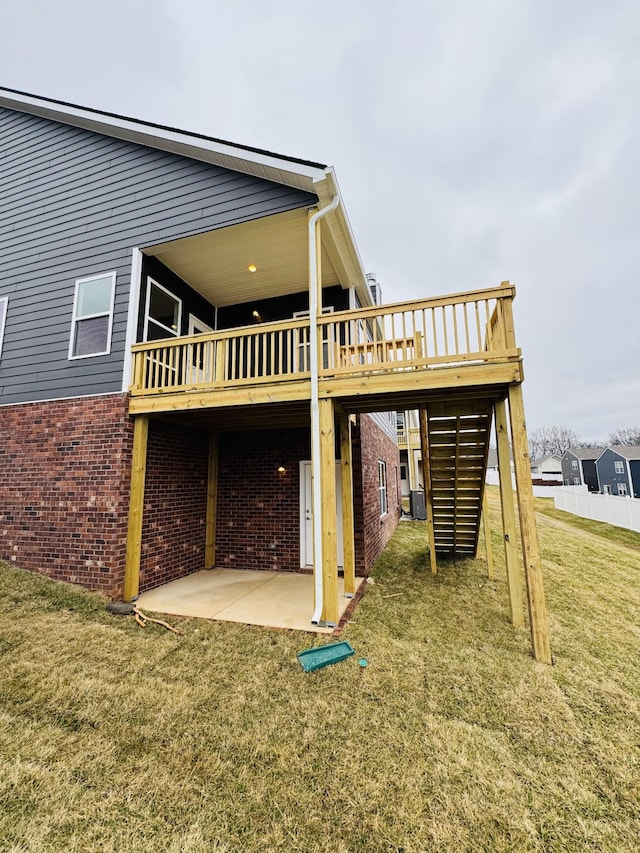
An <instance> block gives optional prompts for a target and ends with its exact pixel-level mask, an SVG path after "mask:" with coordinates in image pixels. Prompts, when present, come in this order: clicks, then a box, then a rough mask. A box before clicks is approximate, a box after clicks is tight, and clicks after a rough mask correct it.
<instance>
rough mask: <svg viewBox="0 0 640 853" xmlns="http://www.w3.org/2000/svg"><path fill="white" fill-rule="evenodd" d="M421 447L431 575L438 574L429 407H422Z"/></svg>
mask: <svg viewBox="0 0 640 853" xmlns="http://www.w3.org/2000/svg"><path fill="white" fill-rule="evenodd" d="M420 446H421V449H422V473H423V476H424V499H425V507H426V510H427V533H428V536H429V560H430V562H431V574H434V575H437V574H438V566H437V563H436V536H435V531H434V529H433V489H432V488H431V461H430V460H431V457H430V456H429V422H428V416H427V407H426V406H424V405H423V406H420Z"/></svg>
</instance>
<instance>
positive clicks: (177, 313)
mask: <svg viewBox="0 0 640 853" xmlns="http://www.w3.org/2000/svg"><path fill="white" fill-rule="evenodd" d="M181 322H182V301H181V300H180V299H178V298H177V297H176V296H174V295H173V293H171V291H169V290H167V288H166V287H163V286H162V285H161V284H158V282H157V281H154V280H153V279H152V278H149V279H147V304H146V306H145V314H144V339H145V341H160V340H162V339H163V338H172V337H173V338H177V337H179V336H180V324H181Z"/></svg>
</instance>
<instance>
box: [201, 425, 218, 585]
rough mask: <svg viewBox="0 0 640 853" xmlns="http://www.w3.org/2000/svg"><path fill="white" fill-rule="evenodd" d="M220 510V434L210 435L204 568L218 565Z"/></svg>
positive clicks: (213, 433)
mask: <svg viewBox="0 0 640 853" xmlns="http://www.w3.org/2000/svg"><path fill="white" fill-rule="evenodd" d="M217 509H218V433H217V432H212V433H209V473H208V476H207V516H206V519H207V520H206V531H205V546H204V567H205V569H212V568H213V567H214V566H215V564H216V519H217Z"/></svg>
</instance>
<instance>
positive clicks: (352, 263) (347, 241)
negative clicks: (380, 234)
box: [315, 166, 374, 307]
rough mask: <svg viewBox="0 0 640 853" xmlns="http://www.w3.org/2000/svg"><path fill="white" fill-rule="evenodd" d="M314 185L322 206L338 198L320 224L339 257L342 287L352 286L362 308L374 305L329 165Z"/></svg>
mask: <svg viewBox="0 0 640 853" xmlns="http://www.w3.org/2000/svg"><path fill="white" fill-rule="evenodd" d="M315 187H316V189H315V192H316V193H317V195H318V198H319V200H320V204H321V206H323V207H324V206H325V205H326V204H329V202H330V201H331V199H332V198H333V197H334V196H336V195H337V196H339V197H340V204H339V205H338V207H337V208H336V209H335V210H334V211H333V212H332V213H330V214H328V215H327V216H326V218H325V219H324V220H323V223H326V228H327V231H328V233H329V235H330V239H331V241H332V243H333V245H334V247H335V253H334V255H337V256H338V257H339V258H340V262H341V266H342V271H341V272H342V273H343V275H344V276H345V281H344V286H346V287H353V288H355V291H356V293H357V294H358V297H359V299H360V303H361V304H362V305H363V306H364V307H368V306H372V305H373V304H374V303H373V296H372V294H371V289H370V288H369V285H368V284H367V278H366V275H365V271H364V267H363V265H362V259H361V257H360V253H359V251H358V247H357V244H356V240H355V237H354V235H353V230H352V228H351V223H350V222H349V217H348V216H347V212H346V210H345V206H344V202H343V200H342V193H341V192H340V187H339V186H338V180H337V178H336V173H335V171H334V169H333V167H332V166H327V168H326V169H325V173H324V175H323V177H322V179H320V180H318V181H316V184H315ZM332 260H333V258H332ZM334 262H335V260H334Z"/></svg>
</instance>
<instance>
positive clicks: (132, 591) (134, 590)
mask: <svg viewBox="0 0 640 853" xmlns="http://www.w3.org/2000/svg"><path fill="white" fill-rule="evenodd" d="M148 440H149V418H148V417H147V415H139V416H138V417H137V418H135V420H134V422H133V452H132V458H131V487H130V493H129V523H128V527H127V553H126V558H125V569H124V589H123V598H124V600H125V601H133V599H134V598H136V597H137V595H138V589H139V586H140V555H141V553H142V516H143V513H144V481H145V477H146V473H147V444H148Z"/></svg>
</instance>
